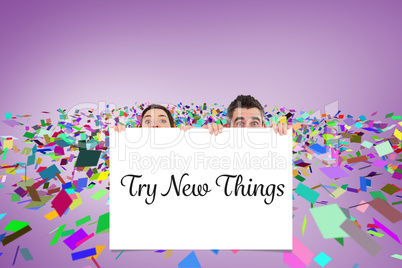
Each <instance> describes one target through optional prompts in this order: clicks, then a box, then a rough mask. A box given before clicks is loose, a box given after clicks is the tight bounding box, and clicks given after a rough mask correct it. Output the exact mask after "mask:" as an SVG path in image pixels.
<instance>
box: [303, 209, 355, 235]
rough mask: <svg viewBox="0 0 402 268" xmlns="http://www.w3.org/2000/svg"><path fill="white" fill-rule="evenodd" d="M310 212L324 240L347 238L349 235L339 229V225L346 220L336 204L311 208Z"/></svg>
mask: <svg viewBox="0 0 402 268" xmlns="http://www.w3.org/2000/svg"><path fill="white" fill-rule="evenodd" d="M310 212H311V214H312V215H313V217H314V220H315V223H316V224H317V226H318V229H320V232H321V234H322V236H323V237H324V238H325V239H328V238H339V237H349V235H348V234H347V233H345V232H344V231H343V230H342V229H341V228H340V225H341V224H342V223H343V222H344V221H346V220H347V218H346V216H345V214H344V213H343V212H342V210H341V209H340V208H339V206H338V205H337V204H332V205H327V206H322V207H316V208H311V209H310Z"/></svg>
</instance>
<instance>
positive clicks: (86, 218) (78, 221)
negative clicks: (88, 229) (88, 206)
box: [75, 215, 91, 227]
mask: <svg viewBox="0 0 402 268" xmlns="http://www.w3.org/2000/svg"><path fill="white" fill-rule="evenodd" d="M90 220H91V215H88V216H86V217H84V218H82V219H79V220H77V221H76V222H75V225H76V226H77V227H78V226H80V225H83V224H84V223H87V222H89V221H90Z"/></svg>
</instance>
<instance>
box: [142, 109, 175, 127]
mask: <svg viewBox="0 0 402 268" xmlns="http://www.w3.org/2000/svg"><path fill="white" fill-rule="evenodd" d="M142 127H170V122H169V117H168V116H167V114H166V113H165V111H164V110H161V109H151V110H149V111H148V112H146V113H145V114H144V115H143V118H142Z"/></svg>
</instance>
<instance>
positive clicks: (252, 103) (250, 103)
mask: <svg viewBox="0 0 402 268" xmlns="http://www.w3.org/2000/svg"><path fill="white" fill-rule="evenodd" d="M236 108H247V109H250V108H258V109H259V110H260V112H261V119H262V124H264V119H265V112H264V108H263V107H262V105H261V103H260V102H259V101H258V100H256V99H255V98H254V97H253V96H251V95H239V96H237V98H236V99H235V100H234V101H232V102H231V103H230V104H229V107H228V110H227V113H226V116H227V117H228V119H229V120H228V122H229V125H230V124H231V123H230V122H231V121H232V118H233V112H234V110H235V109H236Z"/></svg>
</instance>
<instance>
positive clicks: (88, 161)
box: [75, 150, 102, 167]
mask: <svg viewBox="0 0 402 268" xmlns="http://www.w3.org/2000/svg"><path fill="white" fill-rule="evenodd" d="M101 152H102V151H93V150H83V151H80V153H79V154H78V159H77V162H76V164H75V166H76V167H92V166H96V165H98V160H99V156H100V154H101Z"/></svg>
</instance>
